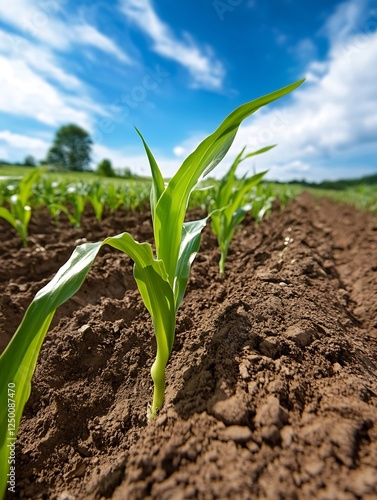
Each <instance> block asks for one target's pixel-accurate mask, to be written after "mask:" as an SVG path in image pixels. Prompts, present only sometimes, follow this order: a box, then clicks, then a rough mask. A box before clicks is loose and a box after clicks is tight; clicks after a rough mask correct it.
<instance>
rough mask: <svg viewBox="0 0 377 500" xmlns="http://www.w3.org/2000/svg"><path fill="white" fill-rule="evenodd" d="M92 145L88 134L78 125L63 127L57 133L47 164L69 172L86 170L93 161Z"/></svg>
mask: <svg viewBox="0 0 377 500" xmlns="http://www.w3.org/2000/svg"><path fill="white" fill-rule="evenodd" d="M92 144H93V142H92V139H91V138H90V135H89V134H88V132H86V131H85V130H84V129H82V128H81V127H79V126H78V125H75V124H73V123H71V124H69V125H63V126H62V127H60V129H59V130H58V131H57V132H56V135H55V139H54V142H53V145H52V146H51V148H50V149H49V151H48V154H47V158H46V162H47V163H48V164H50V165H54V166H57V167H63V168H65V169H67V170H77V171H82V170H86V169H87V168H88V166H89V163H90V159H91V152H92Z"/></svg>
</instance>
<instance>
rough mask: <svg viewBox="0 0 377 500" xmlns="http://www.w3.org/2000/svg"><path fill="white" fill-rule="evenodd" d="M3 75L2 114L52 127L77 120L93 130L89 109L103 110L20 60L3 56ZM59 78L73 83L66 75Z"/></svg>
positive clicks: (0, 81) (0, 60)
mask: <svg viewBox="0 0 377 500" xmlns="http://www.w3.org/2000/svg"><path fill="white" fill-rule="evenodd" d="M50 72H51V71H50ZM0 75H2V76H1V77H0V85H1V92H0V111H3V112H6V113H9V114H11V115H17V116H22V117H29V118H32V119H35V120H37V121H39V122H42V123H45V124H47V125H52V126H56V125H58V124H60V123H64V122H67V121H69V122H72V121H73V122H75V123H79V124H81V125H82V126H85V127H90V126H91V123H92V117H91V113H88V112H87V109H85V108H88V107H89V108H93V107H94V108H95V109H96V110H97V112H100V111H101V108H100V107H99V106H97V105H96V104H95V103H93V102H91V101H90V99H89V98H88V97H85V96H82V95H81V94H80V99H79V98H78V96H77V95H76V96H75V95H74V94H73V95H72V94H69V93H66V92H64V91H61V90H59V89H58V88H57V87H56V86H54V85H52V84H51V83H49V81H48V79H46V78H44V77H43V75H41V74H39V73H38V72H37V71H36V70H35V69H34V68H33V67H31V66H29V65H28V63H27V61H24V60H22V59H20V58H18V57H14V58H9V57H8V58H7V57H5V56H3V55H1V54H0ZM55 76H56V75H55ZM72 78H73V77H72ZM59 79H60V81H63V80H70V77H69V75H65V76H63V73H62V74H59Z"/></svg>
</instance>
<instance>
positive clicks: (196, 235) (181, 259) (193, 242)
mask: <svg viewBox="0 0 377 500" xmlns="http://www.w3.org/2000/svg"><path fill="white" fill-rule="evenodd" d="M208 218H209V216H208V217H205V218H204V219H200V220H196V221H190V222H185V223H184V224H183V230H182V240H181V245H180V248H179V256H178V263H177V268H176V271H175V281H174V296H175V308H176V310H177V309H178V307H179V306H180V304H181V302H182V299H183V297H184V294H185V291H186V286H187V282H188V279H189V275H190V268H191V264H192V263H193V261H194V259H195V256H196V254H197V253H198V251H199V247H200V239H201V235H202V230H203V228H204V227H205V225H206V224H207V220H208Z"/></svg>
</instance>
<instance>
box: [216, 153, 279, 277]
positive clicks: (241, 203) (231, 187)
mask: <svg viewBox="0 0 377 500" xmlns="http://www.w3.org/2000/svg"><path fill="white" fill-rule="evenodd" d="M273 147H274V146H267V147H265V148H262V149H259V150H258V151H254V152H253V153H248V154H246V155H244V152H245V148H243V150H242V151H241V152H240V153H239V155H238V156H237V157H236V159H235V160H234V162H233V163H232V165H231V167H230V169H229V170H228V172H227V173H226V174H225V176H224V177H223V178H222V179H221V181H220V183H219V185H218V188H217V192H216V194H215V197H214V200H213V204H212V209H213V210H214V212H213V214H212V216H211V220H212V231H213V232H214V233H215V234H216V236H217V241H218V243H219V248H220V262H219V272H220V274H224V272H225V262H226V259H227V256H228V250H229V245H230V243H231V241H232V239H233V236H234V231H235V229H236V227H237V226H238V224H240V223H241V222H242V220H243V219H244V217H245V215H246V213H247V212H248V211H249V210H250V209H251V207H252V204H251V203H250V202H249V198H250V194H251V191H252V189H253V188H254V187H255V186H256V185H257V184H258V183H259V182H260V181H261V180H262V178H263V176H264V175H265V174H266V173H267V172H266V171H265V172H261V173H259V174H255V175H253V176H252V177H246V175H245V176H244V177H243V178H242V179H240V180H238V179H237V177H236V169H237V167H238V166H239V165H240V163H242V162H243V161H245V160H247V159H248V158H251V157H252V156H256V155H259V154H261V153H265V152H266V151H269V150H270V149H272V148H273Z"/></svg>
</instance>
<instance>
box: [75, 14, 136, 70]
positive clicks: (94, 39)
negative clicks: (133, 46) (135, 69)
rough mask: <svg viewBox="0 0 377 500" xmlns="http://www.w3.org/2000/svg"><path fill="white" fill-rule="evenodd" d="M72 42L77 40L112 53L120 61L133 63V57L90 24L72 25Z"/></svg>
mask: <svg viewBox="0 0 377 500" xmlns="http://www.w3.org/2000/svg"><path fill="white" fill-rule="evenodd" d="M71 33H72V42H74V41H75V40H76V41H78V42H80V43H82V44H86V45H89V46H92V47H96V48H97V49H100V50H102V51H103V52H107V53H108V54H112V55H113V56H115V57H117V58H118V59H119V60H120V61H122V62H124V63H127V64H132V61H131V59H130V58H129V57H128V55H126V54H125V53H124V52H123V51H122V50H121V49H120V48H119V47H118V46H117V45H116V43H114V42H113V40H111V39H110V38H108V37H107V36H105V35H103V34H102V33H100V32H99V31H98V30H97V29H96V28H94V27H93V26H90V25H89V24H77V25H76V26H73V27H72V31H71Z"/></svg>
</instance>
